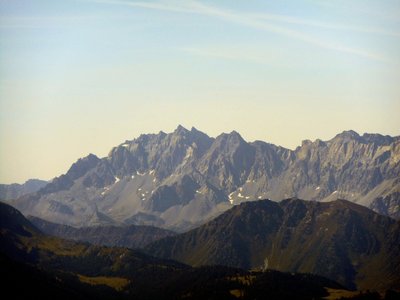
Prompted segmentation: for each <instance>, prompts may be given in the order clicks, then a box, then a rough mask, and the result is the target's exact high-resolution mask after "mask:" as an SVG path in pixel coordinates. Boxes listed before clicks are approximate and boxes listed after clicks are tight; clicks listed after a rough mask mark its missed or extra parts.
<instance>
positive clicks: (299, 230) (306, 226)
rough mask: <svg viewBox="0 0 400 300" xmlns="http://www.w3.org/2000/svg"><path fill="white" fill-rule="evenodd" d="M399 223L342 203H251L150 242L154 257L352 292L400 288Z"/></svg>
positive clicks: (368, 210) (150, 250)
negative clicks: (316, 280)
mask: <svg viewBox="0 0 400 300" xmlns="http://www.w3.org/2000/svg"><path fill="white" fill-rule="evenodd" d="M399 245H400V222H398V221H395V220H393V219H391V218H389V217H385V216H382V215H379V214H377V213H375V212H373V211H372V210H370V209H368V208H366V207H363V206H360V205H357V204H354V203H352V202H349V201H345V200H336V201H333V202H326V203H321V202H314V201H304V200H299V199H287V200H283V201H281V202H279V203H277V202H273V201H270V200H260V201H254V202H246V203H242V204H240V205H237V206H235V207H233V208H231V209H230V210H228V211H226V212H225V213H223V214H222V215H220V216H219V217H217V218H216V219H214V220H212V221H210V222H208V223H206V224H204V225H202V226H200V227H199V228H196V229H193V230H191V231H189V232H187V233H183V234H180V235H176V236H173V237H168V238H165V239H162V240H160V241H157V242H154V243H153V244H150V245H149V246H148V247H147V248H146V250H147V252H148V253H150V254H152V255H155V256H157V257H163V258H169V259H175V260H178V261H181V262H184V263H187V264H189V265H192V266H201V265H210V264H221V265H226V266H231V267H238V268H244V269H250V268H258V267H260V266H263V264H264V261H265V260H268V267H269V268H270V269H275V270H279V271H284V272H301V273H313V274H318V275H321V276H324V277H327V278H330V279H332V280H335V281H337V282H339V283H341V284H343V285H344V286H347V287H349V288H358V289H361V290H363V289H378V290H385V289H389V288H397V289H399V288H400V275H399V274H400V247H399Z"/></svg>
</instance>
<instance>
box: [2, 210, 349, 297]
mask: <svg viewBox="0 0 400 300" xmlns="http://www.w3.org/2000/svg"><path fill="white" fill-rule="evenodd" d="M0 233H1V235H0V261H1V264H2V274H3V275H7V276H3V279H2V283H3V290H2V292H3V293H10V294H9V295H13V296H15V297H18V298H27V297H29V298H33V297H34V298H46V297H56V298H57V299H71V298H74V299H182V298H184V299H237V298H238V297H240V299H245V300H246V299H249V300H250V299H256V298H260V297H267V298H268V299H285V298H286V299H289V298H291V299H292V298H296V299H323V298H324V297H327V296H329V295H333V294H335V293H336V294H338V293H339V294H343V293H348V291H346V290H344V289H343V287H342V286H340V285H339V284H337V283H335V282H333V281H331V280H328V279H326V278H323V277H320V276H315V275H309V274H289V273H281V272H276V271H267V272H251V273H250V272H247V271H244V270H241V269H237V268H229V267H223V266H208V267H201V268H191V267H189V266H186V265H183V264H180V263H177V262H174V261H167V260H161V259H157V258H153V257H150V256H148V255H145V254H143V253H140V252H138V251H132V250H128V249H123V248H107V247H100V246H91V245H89V244H84V243H77V242H72V241H67V240H62V239H59V238H55V237H49V236H46V235H44V234H43V233H41V232H40V231H39V230H38V229H36V228H35V227H34V226H33V225H32V224H31V223H30V222H29V221H28V220H27V219H25V218H24V217H23V215H22V214H21V213H20V212H18V211H17V210H15V209H14V208H12V207H10V206H8V205H6V204H3V203H0Z"/></svg>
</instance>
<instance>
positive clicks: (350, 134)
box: [333, 130, 360, 140]
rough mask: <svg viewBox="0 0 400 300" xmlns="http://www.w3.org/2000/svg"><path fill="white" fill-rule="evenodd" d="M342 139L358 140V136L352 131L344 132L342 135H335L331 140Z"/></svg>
mask: <svg viewBox="0 0 400 300" xmlns="http://www.w3.org/2000/svg"><path fill="white" fill-rule="evenodd" d="M336 139H342V140H359V139H360V135H359V134H358V133H357V132H355V131H354V130H345V131H343V132H342V133H339V134H337V135H336V136H335V137H334V138H333V140H336Z"/></svg>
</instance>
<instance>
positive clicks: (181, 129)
mask: <svg viewBox="0 0 400 300" xmlns="http://www.w3.org/2000/svg"><path fill="white" fill-rule="evenodd" d="M188 132H190V131H189V130H187V129H186V128H185V127H183V126H182V125H178V127H177V128H176V129H175V130H174V133H175V134H187V133H188Z"/></svg>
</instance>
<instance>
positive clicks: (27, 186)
mask: <svg viewBox="0 0 400 300" xmlns="http://www.w3.org/2000/svg"><path fill="white" fill-rule="evenodd" d="M46 184H48V182H47V181H44V180H39V179H29V180H28V181H27V182H25V183H24V184H18V183H12V184H0V199H1V200H11V199H16V198H19V197H21V196H23V195H26V194H29V193H34V192H37V191H38V190H39V189H41V188H42V187H44V186H45V185H46Z"/></svg>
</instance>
